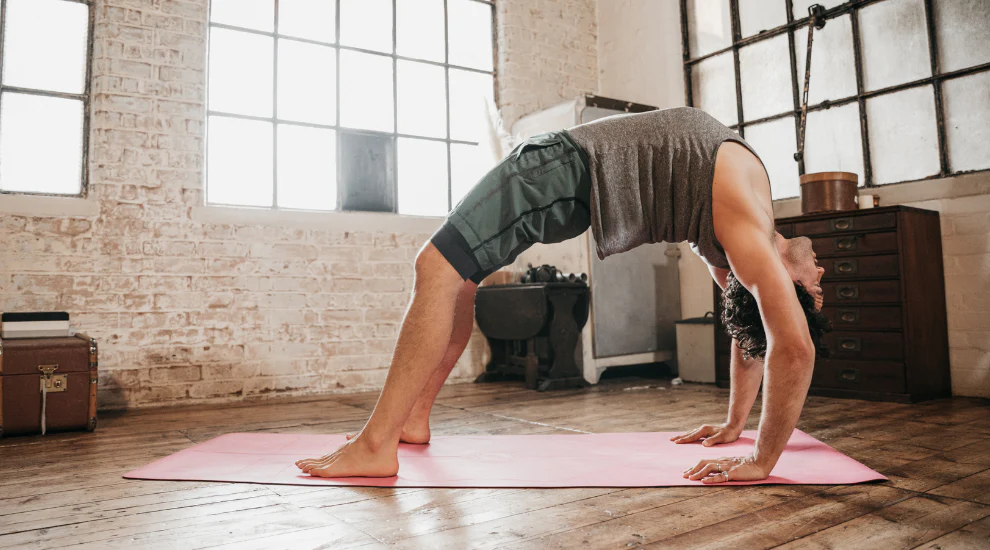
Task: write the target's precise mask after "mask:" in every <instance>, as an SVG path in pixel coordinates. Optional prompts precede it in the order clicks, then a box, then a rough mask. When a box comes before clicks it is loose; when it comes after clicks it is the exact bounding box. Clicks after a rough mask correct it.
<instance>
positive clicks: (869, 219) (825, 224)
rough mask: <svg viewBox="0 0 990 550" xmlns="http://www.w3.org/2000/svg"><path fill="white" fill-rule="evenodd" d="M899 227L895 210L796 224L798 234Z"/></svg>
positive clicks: (795, 228)
mask: <svg viewBox="0 0 990 550" xmlns="http://www.w3.org/2000/svg"><path fill="white" fill-rule="evenodd" d="M895 227H897V215H896V214H895V213H893V212H887V213H884V214H874V215H865V216H846V217H842V218H831V219H828V220H816V221H807V222H799V223H795V224H794V232H795V233H796V234H798V235H827V234H829V233H841V232H846V231H872V230H875V229H893V228H895Z"/></svg>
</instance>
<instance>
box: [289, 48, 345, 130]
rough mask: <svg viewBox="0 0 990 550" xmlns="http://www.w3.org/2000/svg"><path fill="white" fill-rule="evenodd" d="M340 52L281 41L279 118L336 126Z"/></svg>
mask: <svg viewBox="0 0 990 550" xmlns="http://www.w3.org/2000/svg"><path fill="white" fill-rule="evenodd" d="M336 66H337V52H336V51H335V50H334V48H331V47H329V46H317V45H315V44H307V43H305V42H298V41H295V40H286V39H284V38H280V39H279V41H278V117H279V118H280V119H283V120H298V121H301V122H311V123H314V124H333V123H334V122H336V117H337V103H336V97H337V88H336V84H335V81H336V78H337V72H336V71H337V69H336Z"/></svg>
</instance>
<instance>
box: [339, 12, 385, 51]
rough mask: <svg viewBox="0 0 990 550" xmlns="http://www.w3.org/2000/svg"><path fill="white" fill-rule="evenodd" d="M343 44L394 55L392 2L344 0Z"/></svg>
mask: <svg viewBox="0 0 990 550" xmlns="http://www.w3.org/2000/svg"><path fill="white" fill-rule="evenodd" d="M340 43H341V44H343V45H345V46H353V47H355V48H363V49H366V50H375V51H379V52H387V53H392V0H340Z"/></svg>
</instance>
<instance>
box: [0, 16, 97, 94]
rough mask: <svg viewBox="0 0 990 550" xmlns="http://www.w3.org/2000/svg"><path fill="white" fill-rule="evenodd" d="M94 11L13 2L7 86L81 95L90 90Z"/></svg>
mask: <svg viewBox="0 0 990 550" xmlns="http://www.w3.org/2000/svg"><path fill="white" fill-rule="evenodd" d="M88 34H89V7H88V6H86V5H85V4H78V3H74V2H64V1H62V0H9V1H8V2H7V14H6V22H5V23H4V48H3V83H4V84H6V85H7V86H19V87H22V88H35V89H39V90H51V91H56V92H67V93H73V94H81V93H83V92H84V91H85V88H86V62H87V59H86V47H87V40H86V39H87V36H88Z"/></svg>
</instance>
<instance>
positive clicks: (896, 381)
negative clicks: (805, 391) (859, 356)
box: [811, 360, 905, 393]
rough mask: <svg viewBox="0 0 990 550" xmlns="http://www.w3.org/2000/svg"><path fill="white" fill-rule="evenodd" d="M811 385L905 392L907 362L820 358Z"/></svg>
mask: <svg viewBox="0 0 990 550" xmlns="http://www.w3.org/2000/svg"><path fill="white" fill-rule="evenodd" d="M811 387H812V388H829V389H842V390H856V391H871V392H882V393H903V392H904V390H905V376H904V365H903V364H902V363H897V362H894V361H837V360H825V361H818V362H816V363H815V372H814V374H813V375H812V377H811Z"/></svg>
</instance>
